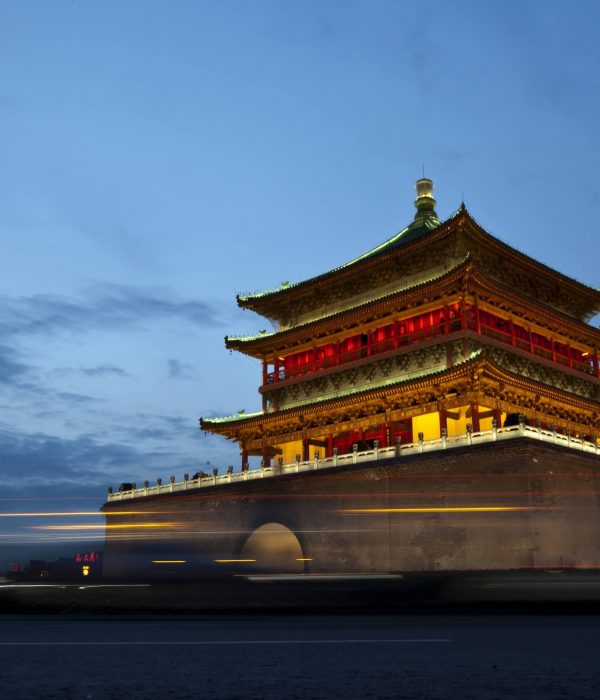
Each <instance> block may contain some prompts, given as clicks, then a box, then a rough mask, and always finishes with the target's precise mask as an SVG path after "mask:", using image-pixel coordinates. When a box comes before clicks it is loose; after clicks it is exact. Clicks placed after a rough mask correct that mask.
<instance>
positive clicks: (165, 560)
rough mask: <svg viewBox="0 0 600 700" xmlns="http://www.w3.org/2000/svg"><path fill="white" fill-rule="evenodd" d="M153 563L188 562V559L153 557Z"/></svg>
mask: <svg viewBox="0 0 600 700" xmlns="http://www.w3.org/2000/svg"><path fill="white" fill-rule="evenodd" d="M152 563H153V564H187V559H153V560H152Z"/></svg>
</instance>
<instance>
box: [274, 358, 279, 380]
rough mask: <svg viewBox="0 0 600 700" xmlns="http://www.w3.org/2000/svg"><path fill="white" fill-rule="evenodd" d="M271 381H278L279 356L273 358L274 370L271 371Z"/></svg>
mask: <svg viewBox="0 0 600 700" xmlns="http://www.w3.org/2000/svg"><path fill="white" fill-rule="evenodd" d="M273 381H274V382H278V381H279V358H278V357H276V358H275V370H274V372H273Z"/></svg>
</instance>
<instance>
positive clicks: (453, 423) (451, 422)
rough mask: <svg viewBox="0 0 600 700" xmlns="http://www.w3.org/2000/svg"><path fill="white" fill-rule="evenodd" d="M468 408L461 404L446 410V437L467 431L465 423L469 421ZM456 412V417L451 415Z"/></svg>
mask: <svg viewBox="0 0 600 700" xmlns="http://www.w3.org/2000/svg"><path fill="white" fill-rule="evenodd" d="M468 408H469V407H468V406H461V407H460V408H453V409H452V410H450V411H448V414H449V415H448V437H452V436H454V435H464V434H465V433H466V432H467V424H469V423H471V419H470V418H467V410H468ZM456 414H458V419H455V418H454V417H453V416H454V415H456Z"/></svg>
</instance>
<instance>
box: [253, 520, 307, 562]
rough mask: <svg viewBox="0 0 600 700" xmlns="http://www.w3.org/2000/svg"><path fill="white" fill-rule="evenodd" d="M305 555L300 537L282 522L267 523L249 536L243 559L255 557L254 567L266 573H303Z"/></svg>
mask: <svg viewBox="0 0 600 700" xmlns="http://www.w3.org/2000/svg"><path fill="white" fill-rule="evenodd" d="M304 557H305V555H304V554H303V552H302V546H301V545H300V541H299V540H298V537H297V536H296V535H295V534H294V532H292V530H290V529H289V527H286V526H285V525H282V524H281V523H275V522H271V523H265V524H264V525H261V526H260V527H258V528H256V530H254V532H252V534H251V535H250V537H248V539H247V540H246V543H245V544H244V547H243V549H242V554H241V558H242V559H254V560H255V562H252V568H253V569H255V570H257V571H261V572H265V573H285V574H290V573H294V574H301V573H304V570H305V563H306V560H305V558H304Z"/></svg>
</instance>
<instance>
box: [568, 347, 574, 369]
mask: <svg viewBox="0 0 600 700" xmlns="http://www.w3.org/2000/svg"><path fill="white" fill-rule="evenodd" d="M567 357H568V358H569V367H573V355H572V354H571V345H570V344H568V345H567Z"/></svg>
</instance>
